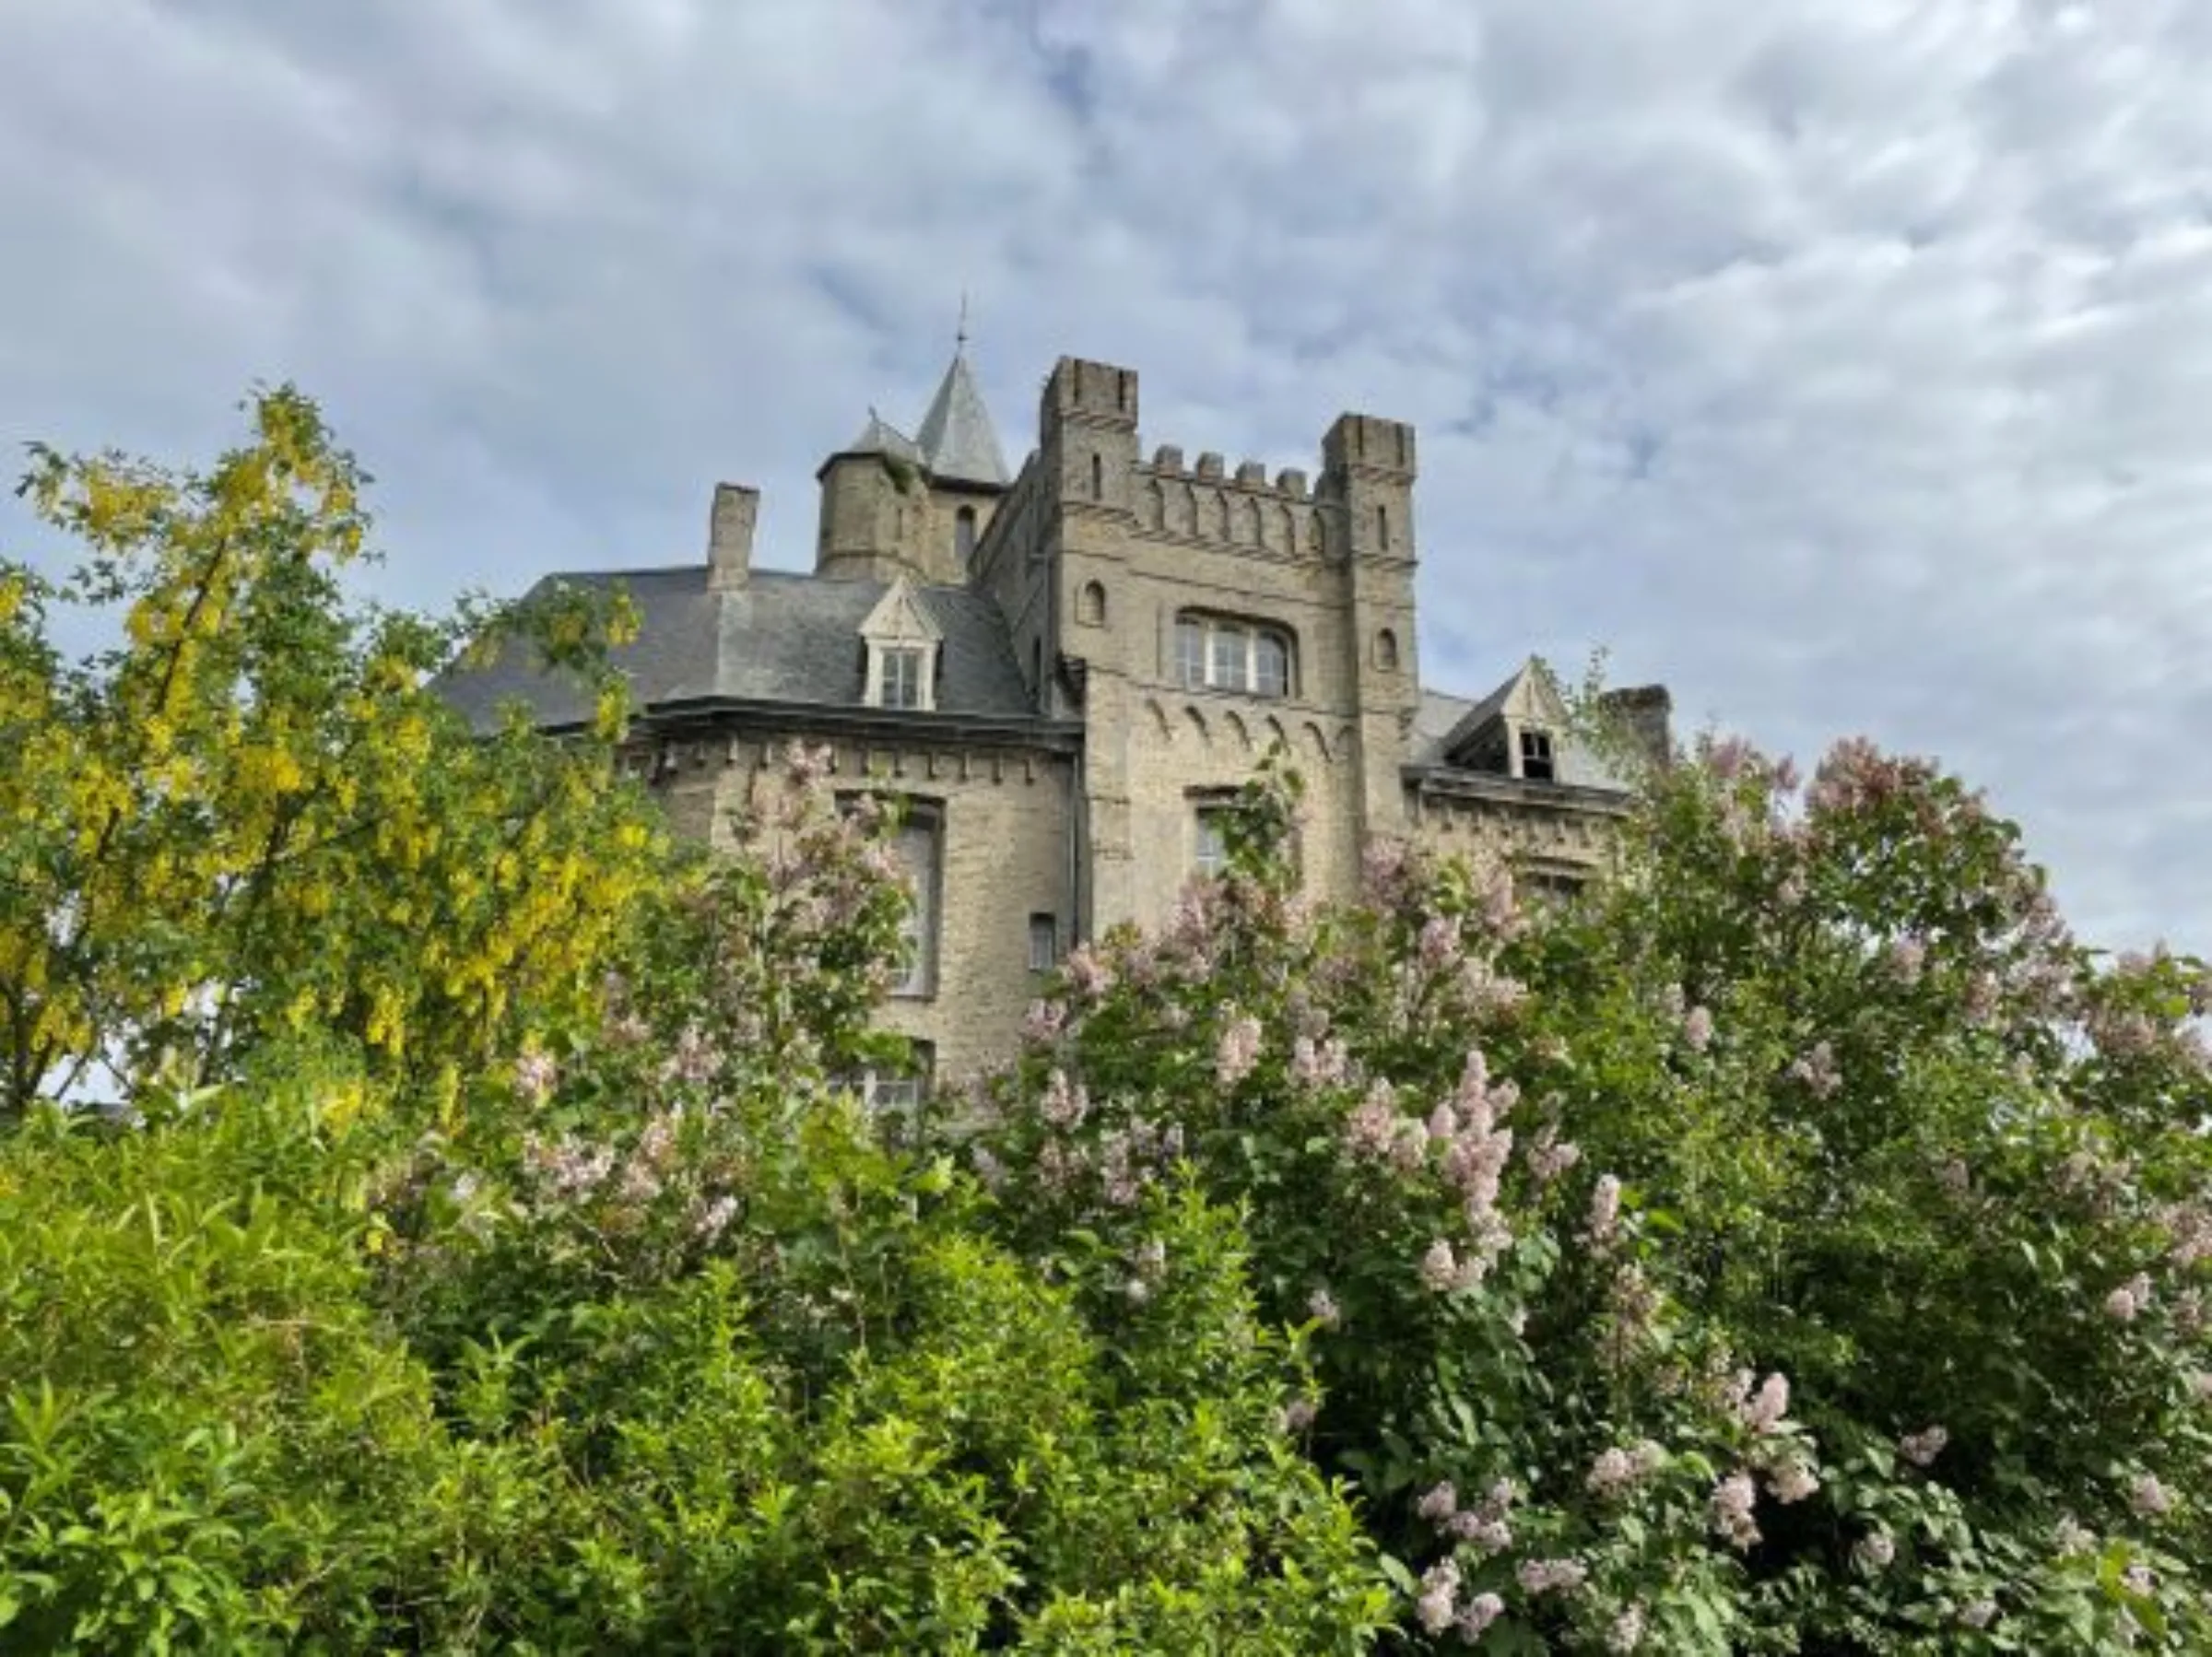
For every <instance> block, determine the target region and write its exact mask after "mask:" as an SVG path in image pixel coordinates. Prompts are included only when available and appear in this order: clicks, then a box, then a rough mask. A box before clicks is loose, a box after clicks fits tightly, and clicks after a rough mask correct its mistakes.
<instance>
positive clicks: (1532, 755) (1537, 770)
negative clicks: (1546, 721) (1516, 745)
mask: <svg viewBox="0 0 2212 1657" xmlns="http://www.w3.org/2000/svg"><path fill="white" fill-rule="evenodd" d="M1521 774H1522V776H1524V777H1525V778H1526V779H1527V780H1528V781H1531V782H1549V781H1551V780H1552V769H1551V738H1550V737H1549V736H1548V735H1547V734H1545V733H1544V732H1542V731H1524V732H1522V733H1521Z"/></svg>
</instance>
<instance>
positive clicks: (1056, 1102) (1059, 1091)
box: [1037, 1069, 1090, 1133]
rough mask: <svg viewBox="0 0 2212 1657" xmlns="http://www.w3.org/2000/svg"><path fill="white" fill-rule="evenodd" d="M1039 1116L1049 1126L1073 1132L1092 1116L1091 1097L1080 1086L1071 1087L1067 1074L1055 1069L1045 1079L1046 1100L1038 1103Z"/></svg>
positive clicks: (1065, 1131) (1064, 1131)
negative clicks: (1086, 1118) (1087, 1117)
mask: <svg viewBox="0 0 2212 1657" xmlns="http://www.w3.org/2000/svg"><path fill="white" fill-rule="evenodd" d="M1037 1114H1038V1115H1040V1116H1041V1117H1042V1118H1044V1120H1045V1122H1046V1124H1047V1125H1049V1126H1051V1127H1054V1128H1058V1129H1059V1130H1060V1131H1061V1132H1063V1133H1068V1132H1071V1131H1073V1130H1074V1129H1076V1128H1079V1127H1081V1126H1082V1125H1083V1119H1084V1118H1085V1117H1086V1116H1088V1115H1089V1114H1090V1095H1089V1094H1088V1092H1087V1091H1085V1089H1084V1088H1082V1087H1079V1086H1076V1087H1071V1086H1070V1085H1069V1084H1068V1079H1067V1072H1065V1070H1059V1069H1055V1070H1053V1073H1052V1074H1051V1075H1048V1076H1046V1077H1045V1078H1044V1098H1043V1099H1041V1100H1040V1101H1039V1102H1038V1105H1037Z"/></svg>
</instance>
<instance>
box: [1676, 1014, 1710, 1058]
mask: <svg viewBox="0 0 2212 1657" xmlns="http://www.w3.org/2000/svg"><path fill="white" fill-rule="evenodd" d="M1682 1040H1683V1041H1684V1043H1685V1044H1686V1045H1687V1046H1688V1048H1689V1051H1690V1052H1704V1051H1705V1050H1706V1048H1708V1047H1710V1046H1711V1045H1712V1010H1711V1009H1710V1008H1707V1007H1702V1006H1695V1007H1692V1008H1690V1009H1689V1011H1688V1013H1686V1014H1684V1015H1683V1017H1682Z"/></svg>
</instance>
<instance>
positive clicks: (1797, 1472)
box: [1767, 1462, 1820, 1508]
mask: <svg viewBox="0 0 2212 1657" xmlns="http://www.w3.org/2000/svg"><path fill="white" fill-rule="evenodd" d="M1819 1488H1820V1481H1819V1479H1818V1478H1817V1477H1815V1476H1814V1475H1813V1470H1812V1469H1811V1468H1810V1467H1807V1466H1806V1465H1805V1464H1804V1463H1802V1462H1789V1463H1784V1464H1783V1465H1782V1466H1780V1467H1777V1468H1776V1469H1774V1471H1773V1472H1771V1473H1770V1474H1768V1475H1767V1491H1768V1494H1770V1495H1771V1496H1772V1497H1773V1498H1774V1499H1775V1500H1776V1501H1778V1502H1780V1503H1781V1504H1782V1505H1783V1507H1785V1508H1786V1507H1789V1506H1790V1505H1792V1504H1793V1503H1794V1502H1801V1501H1803V1500H1804V1499H1805V1498H1806V1497H1808V1496H1811V1495H1813V1494H1814V1493H1815V1492H1817V1491H1818V1489H1819Z"/></svg>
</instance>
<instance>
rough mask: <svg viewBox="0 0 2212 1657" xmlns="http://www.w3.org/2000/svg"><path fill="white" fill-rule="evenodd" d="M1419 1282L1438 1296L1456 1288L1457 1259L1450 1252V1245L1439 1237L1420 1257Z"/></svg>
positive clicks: (1457, 1282) (1457, 1277)
mask: <svg viewBox="0 0 2212 1657" xmlns="http://www.w3.org/2000/svg"><path fill="white" fill-rule="evenodd" d="M1421 1281H1422V1282H1423V1283H1425V1284H1427V1285H1428V1286H1429V1287H1430V1288H1432V1289H1434V1290H1436V1292H1437V1293H1438V1294H1440V1295H1441V1294H1447V1293H1449V1292H1450V1291H1451V1290H1452V1289H1453V1288H1455V1287H1458V1284H1459V1261H1458V1258H1457V1257H1456V1256H1455V1255H1454V1254H1453V1252H1452V1245H1451V1244H1450V1243H1448V1242H1446V1241H1445V1240H1443V1239H1442V1238H1441V1237H1440V1238H1438V1239H1437V1240H1436V1241H1434V1242H1432V1243H1430V1245H1429V1252H1427V1253H1426V1254H1424V1255H1422V1256H1421Z"/></svg>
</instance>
